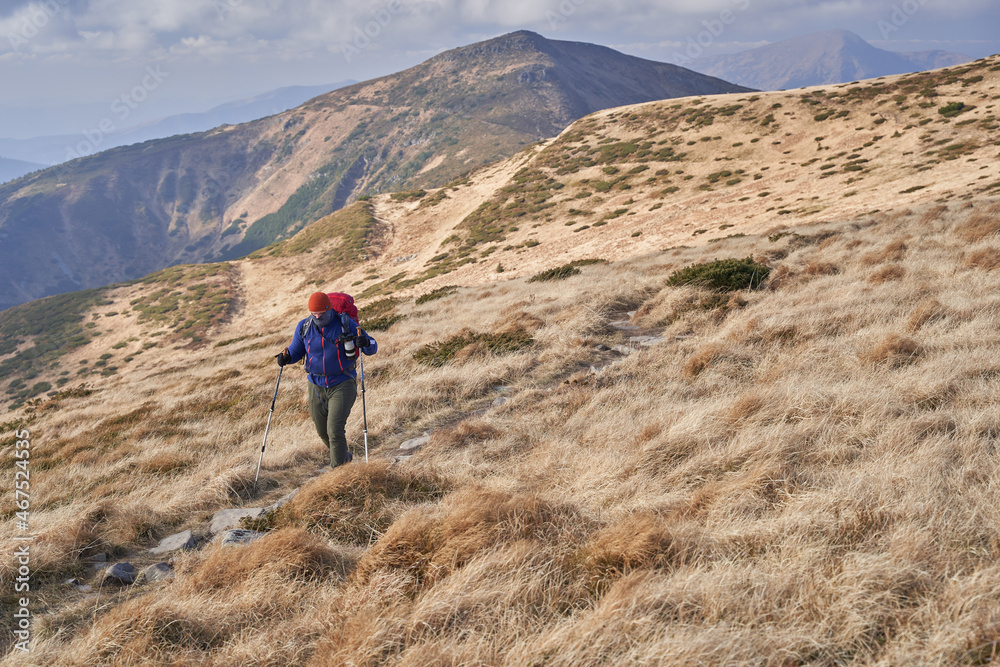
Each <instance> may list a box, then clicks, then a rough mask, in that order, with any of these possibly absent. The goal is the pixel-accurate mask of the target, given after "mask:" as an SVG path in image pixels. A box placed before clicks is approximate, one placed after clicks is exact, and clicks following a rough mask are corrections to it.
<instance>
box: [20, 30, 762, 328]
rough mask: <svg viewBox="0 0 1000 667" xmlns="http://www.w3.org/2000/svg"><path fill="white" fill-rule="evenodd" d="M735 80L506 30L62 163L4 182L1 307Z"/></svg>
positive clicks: (118, 275) (93, 282)
mask: <svg viewBox="0 0 1000 667" xmlns="http://www.w3.org/2000/svg"><path fill="white" fill-rule="evenodd" d="M745 90H746V89H745V88H742V87H739V86H735V85H733V84H730V83H727V82H725V81H722V80H719V79H716V78H712V77H709V76H705V75H703V74H699V73H697V72H692V71H690V70H687V69H684V68H681V67H678V66H676V65H669V64H664V63H657V62H653V61H649V60H644V59H641V58H635V57H632V56H628V55H625V54H622V53H619V52H617V51H614V50H612V49H609V48H606V47H602V46H596V45H593V44H583V43H575V42H561V41H553V40H548V39H545V38H544V37H542V36H540V35H537V34H534V33H530V32H517V33H512V34H510V35H505V36H502V37H498V38H495V39H491V40H488V41H486V42H481V43H478V44H473V45H471V46H467V47H463V48H459V49H454V50H451V51H447V52H445V53H442V54H440V55H438V56H436V57H434V58H432V59H430V60H428V61H426V62H424V63H422V64H420V65H417V66H416V67H413V68H410V69H408V70H405V71H403V72H400V73H397V74H393V75H390V76H386V77H381V78H379V79H374V80H372V81H368V82H364V83H359V84H355V85H352V86H348V87H345V88H341V89H339V90H335V91H333V92H330V93H327V94H325V95H322V96H320V97H317V98H314V99H312V100H310V101H309V102H307V103H306V104H303V105H301V106H300V107H297V108H296V109H293V110H290V111H287V112H283V113H281V114H277V115H275V116H271V117H269V118H264V119H261V120H256V121H251V122H249V123H243V124H238V125H228V126H224V127H219V128H216V129H214V130H210V131H207V132H202V133H198V134H188V135H180V136H174V137H170V138H166V139H157V140H154V141H147V142H144V143H140V144H134V145H130V146H124V147H120V148H115V149H111V150H107V151H104V152H102V153H99V154H97V155H94V156H91V157H84V158H80V159H77V160H72V161H70V162H67V163H64V164H61V165H58V166H55V167H52V168H50V169H48V170H46V171H44V172H40V173H38V174H34V175H31V176H28V177H25V178H23V179H21V180H19V181H16V182H14V183H9V184H7V185H5V186H0V308H6V307H8V306H11V305H14V304H16V303H21V302H24V301H29V300H32V299H36V298H39V297H41V296H45V295H49V294H55V293H60V292H65V291H71V290H76V289H80V288H83V287H94V286H99V285H105V284H108V283H111V282H116V281H121V280H128V279H131V278H137V277H140V276H143V275H146V274H147V273H150V272H152V271H155V270H157V269H160V268H163V267H166V266H170V265H173V264H176V263H180V262H205V261H212V260H217V259H224V258H233V257H238V256H241V255H243V254H246V253H248V252H251V251H253V250H256V249H258V248H262V247H264V246H266V245H268V244H270V243H271V242H273V241H274V240H276V239H278V238H282V237H285V236H288V235H291V234H293V233H295V232H297V231H299V230H300V229H302V228H303V227H304V226H305V225H308V224H310V223H312V222H314V221H316V220H318V219H320V218H322V217H323V216H325V215H327V214H328V213H330V212H332V211H335V210H338V209H340V208H342V207H343V206H345V205H346V204H347V203H350V202H352V201H354V200H355V199H357V198H358V197H359V196H361V195H364V194H374V193H379V192H395V191H400V190H406V189H413V188H422V187H433V186H440V185H444V184H446V183H448V182H450V181H453V180H455V179H456V178H457V177H460V176H462V175H463V174H465V173H467V172H469V171H470V170H472V169H475V168H476V167H479V166H481V165H483V164H486V163H489V162H493V161H496V160H498V159H501V158H504V157H509V156H511V155H513V154H514V153H516V152H518V151H520V150H521V149H523V148H524V146H526V145H528V144H530V143H533V142H535V141H537V140H538V139H540V138H543V137H551V136H554V135H556V134H558V133H559V132H560V131H561V130H562V129H563V128H565V127H566V126H568V125H569V124H570V123H571V122H572V121H574V120H576V119H578V118H580V117H582V116H584V115H587V114H589V113H591V112H593V111H597V110H600V109H605V108H609V107H616V106H621V105H624V104H634V103H638V102H646V101H652V100H659V99H666V98H673V97H685V96H689V95H710V94H713V93H727V92H743V91H745ZM43 266H44V267H48V269H49V270H45V271H42V270H38V269H39V267H43Z"/></svg>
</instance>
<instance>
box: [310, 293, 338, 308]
mask: <svg viewBox="0 0 1000 667" xmlns="http://www.w3.org/2000/svg"><path fill="white" fill-rule="evenodd" d="M332 307H333V304H332V303H330V297H328V296H327V295H326V294H324V293H323V292H316V293H314V294H313V295H312V296H310V297H309V312H310V313H325V312H326V311H328V310H330V309H331V308H332Z"/></svg>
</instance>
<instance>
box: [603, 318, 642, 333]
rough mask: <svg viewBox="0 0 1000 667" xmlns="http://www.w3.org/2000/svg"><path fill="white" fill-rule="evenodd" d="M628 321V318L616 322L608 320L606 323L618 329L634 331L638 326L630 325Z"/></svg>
mask: <svg viewBox="0 0 1000 667" xmlns="http://www.w3.org/2000/svg"><path fill="white" fill-rule="evenodd" d="M628 322H629V321H628V320H618V321H617V322H608V324H610V325H611V326H613V327H614V328H615V329H619V330H621V331H635V330H636V329H638V328H639V327H635V326H632V325H631V324H629V323H628Z"/></svg>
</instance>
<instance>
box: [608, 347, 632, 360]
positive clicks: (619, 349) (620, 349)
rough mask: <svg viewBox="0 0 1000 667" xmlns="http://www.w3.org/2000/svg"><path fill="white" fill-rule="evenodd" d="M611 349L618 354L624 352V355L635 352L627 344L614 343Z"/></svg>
mask: <svg viewBox="0 0 1000 667" xmlns="http://www.w3.org/2000/svg"><path fill="white" fill-rule="evenodd" d="M611 349H612V350H613V351H615V352H617V353H618V354H624V355H625V356H626V357H627V356H628V355H630V354H632V353H633V352H635V350H633V349H632V348H631V347H629V346H627V345H615V346H614V347H612V348H611Z"/></svg>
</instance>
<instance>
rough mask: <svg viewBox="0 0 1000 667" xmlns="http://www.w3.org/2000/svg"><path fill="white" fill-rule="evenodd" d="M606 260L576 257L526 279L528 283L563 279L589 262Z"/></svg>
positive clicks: (574, 273) (575, 272)
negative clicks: (574, 259)
mask: <svg viewBox="0 0 1000 667" xmlns="http://www.w3.org/2000/svg"><path fill="white" fill-rule="evenodd" d="M606 261H607V260H604V259H578V260H576V261H573V262H570V263H569V264H563V265H562V266H557V267H555V268H553V269H548V270H546V271H542V272H541V273H539V274H536V275H534V276H532V277H531V278H529V279H528V282H529V283H540V282H544V281H547V280H564V279H566V278H569V277H570V276H575V275H577V274H578V273H580V269H579V267H581V266H588V265H590V264H602V263H604V262H606Z"/></svg>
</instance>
